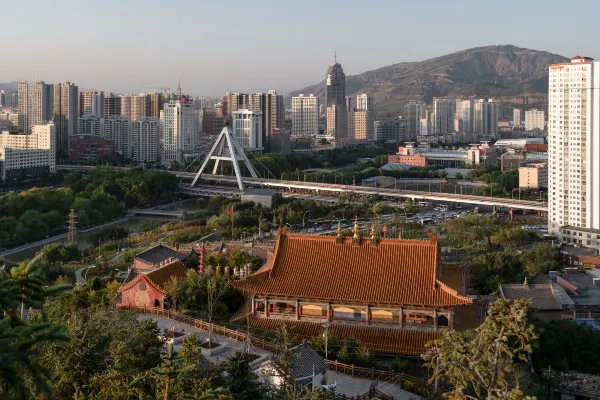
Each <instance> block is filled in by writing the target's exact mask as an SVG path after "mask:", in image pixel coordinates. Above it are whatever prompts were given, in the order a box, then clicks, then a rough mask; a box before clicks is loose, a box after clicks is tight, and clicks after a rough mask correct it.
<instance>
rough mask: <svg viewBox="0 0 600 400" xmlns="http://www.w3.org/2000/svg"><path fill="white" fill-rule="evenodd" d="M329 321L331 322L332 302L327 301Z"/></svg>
mask: <svg viewBox="0 0 600 400" xmlns="http://www.w3.org/2000/svg"><path fill="white" fill-rule="evenodd" d="M327 322H331V304H330V303H327Z"/></svg>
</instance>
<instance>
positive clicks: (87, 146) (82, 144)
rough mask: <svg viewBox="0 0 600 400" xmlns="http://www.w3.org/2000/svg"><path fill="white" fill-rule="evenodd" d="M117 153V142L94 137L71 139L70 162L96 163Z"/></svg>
mask: <svg viewBox="0 0 600 400" xmlns="http://www.w3.org/2000/svg"><path fill="white" fill-rule="evenodd" d="M114 153H115V142H114V141H112V140H108V139H100V138H98V137H93V136H77V137H74V138H71V140H70V144H69V161H70V162H75V163H83V162H94V161H96V160H98V159H100V158H102V157H107V156H110V155H113V154H114Z"/></svg>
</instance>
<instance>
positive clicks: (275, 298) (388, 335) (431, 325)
mask: <svg viewBox="0 0 600 400" xmlns="http://www.w3.org/2000/svg"><path fill="white" fill-rule="evenodd" d="M353 232H354V236H353V237H343V236H342V233H341V226H338V234H337V236H313V235H300V234H289V233H287V232H286V229H285V228H283V229H281V230H280V231H279V237H278V239H277V242H276V244H275V250H274V252H273V254H272V255H270V257H269V259H268V261H267V263H266V264H265V265H264V266H263V267H262V268H260V269H259V270H258V271H257V272H256V273H254V274H253V275H250V276H248V277H246V278H244V279H241V280H239V281H232V282H231V285H232V286H234V287H235V288H237V289H238V290H240V291H242V292H244V293H245V294H246V295H247V298H249V299H250V305H249V306H248V313H247V316H248V317H249V323H250V326H251V327H254V328H257V329H277V328H278V327H279V326H280V325H281V323H283V322H284V321H285V322H286V324H288V325H289V326H290V329H291V331H292V334H293V335H294V336H295V337H298V338H311V337H314V336H317V335H321V334H322V333H323V329H324V328H323V325H324V324H329V325H330V330H331V332H332V333H333V334H334V335H335V336H336V337H338V338H340V339H343V338H349V337H352V338H355V339H357V340H359V341H360V342H361V343H362V344H363V345H364V346H366V347H367V348H369V349H371V350H372V351H376V352H382V353H396V354H406V355H420V354H422V353H423V351H424V347H425V344H426V343H427V342H428V341H429V340H432V339H436V338H437V337H439V335H440V333H441V331H443V330H447V329H459V330H462V329H471V328H474V327H477V326H478V325H479V324H480V323H481V322H482V320H483V315H484V313H483V305H482V304H481V303H477V302H475V301H474V300H473V299H471V298H469V297H466V296H464V295H461V294H459V292H457V291H456V290H455V289H453V288H452V287H451V286H450V284H448V283H446V280H445V278H450V279H451V280H452V281H453V283H452V286H454V287H462V286H463V285H462V283H461V282H454V281H456V277H457V274H456V273H454V272H452V273H450V276H448V277H446V276H445V273H444V268H443V267H442V263H441V255H440V247H439V241H438V238H437V237H432V238H431V240H420V241H419V240H399V239H378V238H376V235H375V230H374V228H373V229H372V232H371V237H370V238H361V237H360V234H359V229H358V222H355V227H354V231H353ZM461 275H462V274H461Z"/></svg>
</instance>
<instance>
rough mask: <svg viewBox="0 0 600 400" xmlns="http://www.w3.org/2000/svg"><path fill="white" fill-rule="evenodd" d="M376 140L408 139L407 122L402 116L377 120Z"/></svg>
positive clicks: (394, 140)
mask: <svg viewBox="0 0 600 400" xmlns="http://www.w3.org/2000/svg"><path fill="white" fill-rule="evenodd" d="M374 125H375V140H376V141H378V142H379V141H383V142H387V143H397V142H403V141H404V140H406V122H405V121H404V119H402V118H388V119H383V120H381V121H375V124H374Z"/></svg>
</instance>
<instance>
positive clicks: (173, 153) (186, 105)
mask: <svg viewBox="0 0 600 400" xmlns="http://www.w3.org/2000/svg"><path fill="white" fill-rule="evenodd" d="M195 111H196V110H195V109H194V104H193V103H192V102H188V101H187V100H186V99H185V97H182V98H181V99H178V100H170V101H169V102H168V103H165V104H164V105H163V110H162V111H161V113H160V134H159V143H160V149H159V152H160V158H161V162H162V163H163V164H165V165H168V164H170V163H171V162H173V161H177V162H179V163H183V162H185V157H186V154H187V153H189V152H190V151H192V150H194V148H195V147H196V144H197V142H198V140H197V139H198V118H197V116H196V113H195Z"/></svg>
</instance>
